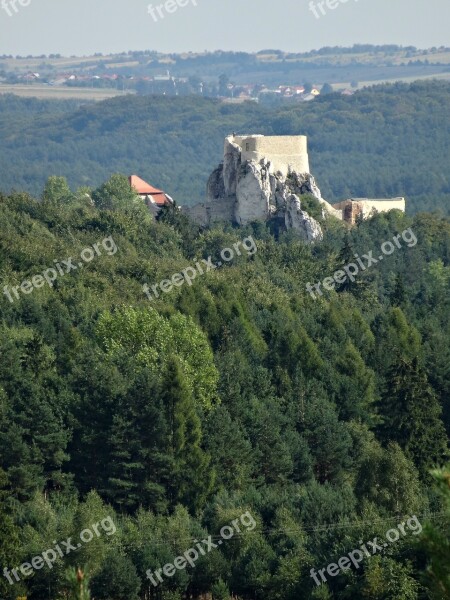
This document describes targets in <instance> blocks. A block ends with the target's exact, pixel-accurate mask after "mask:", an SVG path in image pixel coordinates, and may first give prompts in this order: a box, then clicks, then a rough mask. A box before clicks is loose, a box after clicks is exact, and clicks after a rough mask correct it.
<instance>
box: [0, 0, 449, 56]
mask: <svg viewBox="0 0 450 600" xmlns="http://www.w3.org/2000/svg"><path fill="white" fill-rule="evenodd" d="M179 1H180V3H183V2H187V5H186V6H185V7H183V8H181V7H179V6H176V11H175V12H173V13H170V12H168V11H167V10H166V9H165V8H164V9H163V14H164V18H161V17H159V16H158V13H157V12H156V11H155V13H154V14H155V18H156V19H157V20H155V19H154V18H152V16H151V15H150V14H149V13H148V6H149V1H148V0H0V54H13V55H16V54H21V55H27V54H33V55H39V54H50V53H60V54H64V55H84V54H92V53H94V52H103V53H107V52H120V51H122V50H143V49H152V50H160V51H163V52H170V51H173V52H178V51H183V50H193V51H201V50H219V49H220V50H245V51H256V50H261V49H263V48H277V49H282V50H288V51H292V52H295V51H297V52H298V51H304V50H310V49H312V48H319V47H321V46H334V45H340V46H348V45H351V44H353V43H359V42H361V43H373V44H384V43H395V44H402V45H414V46H418V47H422V48H427V47H431V46H441V45H444V46H450V33H449V24H450V1H449V0H328V2H329V3H330V4H331V5H333V3H334V6H335V8H334V10H331V9H329V8H328V7H327V5H326V3H325V2H323V6H324V10H325V11H326V14H325V15H321V16H320V18H317V17H315V16H314V14H313V11H312V10H310V8H309V6H310V0H179ZM19 2H22V3H23V4H24V5H26V6H21V5H20V4H19ZM175 2H176V0H169V5H168V7H169V9H170V7H171V6H175V4H173V5H171V3H175ZM14 3H16V6H17V10H18V12H15V11H14V8H13V4H14ZM318 3H320V2H318V0H313V2H312V3H311V4H314V5H315V6H317V4H318ZM152 4H153V6H154V7H155V8H156V7H157V6H160V5H161V4H162V2H161V0H152ZM8 12H9V13H10V15H11V16H9V15H8ZM316 12H317V14H318V15H320V9H319V8H318V7H317V8H316Z"/></svg>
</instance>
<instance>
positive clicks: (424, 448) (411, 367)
mask: <svg viewBox="0 0 450 600" xmlns="http://www.w3.org/2000/svg"><path fill="white" fill-rule="evenodd" d="M379 412H380V415H381V417H382V423H381V425H380V427H379V433H380V435H381V437H382V439H383V440H384V442H388V441H391V440H392V441H396V442H398V444H399V445H400V447H401V448H402V449H403V450H404V451H405V453H406V455H407V456H409V457H410V458H412V460H413V462H414V464H415V465H416V467H417V468H418V469H419V472H420V473H421V474H422V475H423V474H424V472H425V470H426V469H427V468H428V467H430V466H433V465H436V464H439V463H440V462H441V461H442V459H443V458H444V456H445V455H446V453H447V436H446V433H445V428H444V424H443V422H442V419H441V412H442V411H441V407H440V406H439V403H438V401H437V399H436V396H435V394H434V392H433V390H432V388H431V386H430V385H429V383H428V379H427V375H426V373H425V372H424V370H423V369H422V368H421V366H420V365H419V362H418V360H417V359H413V360H412V361H411V362H408V361H405V360H404V359H402V358H397V360H396V361H395V362H394V364H393V365H392V367H391V369H390V370H389V372H388V376H387V380H386V385H385V391H384V393H383V395H382V398H381V401H380V404H379Z"/></svg>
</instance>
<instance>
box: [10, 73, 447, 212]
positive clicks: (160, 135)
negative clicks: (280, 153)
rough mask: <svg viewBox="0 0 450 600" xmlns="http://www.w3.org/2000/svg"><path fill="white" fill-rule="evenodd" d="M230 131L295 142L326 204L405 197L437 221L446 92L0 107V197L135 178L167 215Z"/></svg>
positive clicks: (416, 87)
mask: <svg viewBox="0 0 450 600" xmlns="http://www.w3.org/2000/svg"><path fill="white" fill-rule="evenodd" d="M30 106H31V107H32V108H31V110H30ZM68 107H69V109H68ZM55 110H57V111H58V112H57V114H55ZM62 113H63V114H62ZM231 131H237V132H246V133H248V132H258V133H263V134H267V135H270V134H273V135H275V134H276V135H282V134H300V133H303V134H307V135H308V136H309V150H310V162H311V168H312V171H313V174H314V175H315V176H316V177H317V179H318V182H319V185H320V186H321V188H322V192H323V194H324V196H325V197H326V198H327V199H328V200H330V201H339V200H341V199H343V198H346V197H351V196H354V197H357V196H367V197H390V196H406V197H407V199H408V210H410V211H412V212H415V211H418V210H424V209H426V210H430V209H435V208H440V209H442V210H444V211H445V212H448V206H449V202H448V200H449V199H450V182H449V171H450V169H449V167H450V160H449V156H450V141H449V140H450V137H449V132H450V85H449V84H446V83H438V82H432V83H423V82H421V83H415V84H411V85H406V84H396V85H389V86H378V87H375V88H372V89H368V90H364V91H361V92H358V93H357V94H355V96H353V97H350V98H346V97H342V96H338V95H334V94H333V95H330V96H325V97H322V98H320V99H319V100H317V101H315V102H313V103H304V104H299V105H292V106H289V107H283V108H277V109H268V108H264V107H261V106H258V105H256V104H245V105H238V106H235V105H229V104H223V103H220V102H218V101H216V100H208V99H200V98H198V97H184V98H181V97H179V98H167V97H132V96H127V97H124V98H115V99H112V100H108V101H105V102H102V103H99V104H97V105H89V104H88V105H85V106H80V107H79V108H77V109H75V110H74V109H73V103H70V104H65V103H63V102H54V103H51V102H45V103H39V102H37V101H35V103H34V104H30V101H28V100H23V99H17V98H14V97H7V98H1V99H0V165H1V166H0V189H2V190H4V191H9V190H10V189H11V188H16V189H18V188H24V189H26V190H28V191H30V192H32V193H35V194H36V193H38V192H39V191H40V190H41V189H42V187H43V184H44V181H45V180H46V178H47V177H48V176H49V175H52V174H57V175H64V176H66V177H67V178H68V180H69V183H70V184H71V186H80V185H88V186H97V185H99V184H100V183H101V182H102V181H104V180H105V179H107V178H108V177H109V175H110V174H111V173H112V172H116V171H118V172H123V173H131V172H136V173H138V174H139V175H140V176H142V177H143V178H145V179H148V180H149V181H150V182H151V183H152V184H154V185H156V186H158V187H160V188H163V189H164V190H165V191H167V193H169V194H170V195H172V196H173V197H175V199H176V200H177V201H178V203H179V204H193V203H195V202H197V201H199V200H201V199H202V198H203V197H204V190H205V185H206V181H207V178H208V175H209V173H210V172H211V170H212V169H213V168H214V167H215V166H216V164H217V163H218V162H219V161H220V160H221V155H222V144H223V138H224V136H225V135H226V134H228V133H230V132H231Z"/></svg>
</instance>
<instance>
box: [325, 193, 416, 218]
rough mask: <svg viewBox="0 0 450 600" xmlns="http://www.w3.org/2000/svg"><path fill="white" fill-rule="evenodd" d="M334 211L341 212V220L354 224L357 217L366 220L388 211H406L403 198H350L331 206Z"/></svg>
mask: <svg viewBox="0 0 450 600" xmlns="http://www.w3.org/2000/svg"><path fill="white" fill-rule="evenodd" d="M333 208H334V209H335V210H339V211H342V220H343V221H346V222H347V223H352V224H353V223H355V221H356V219H357V217H358V216H360V215H361V217H362V218H363V219H367V218H369V217H371V216H372V215H374V214H375V213H383V212H388V211H389V210H395V209H396V210H401V211H402V212H405V211H406V202H405V199H404V198H392V199H390V200H378V199H377V200H372V199H369V198H351V199H350V200H344V201H343V202H338V203H337V204H333Z"/></svg>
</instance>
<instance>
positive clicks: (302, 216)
mask: <svg viewBox="0 0 450 600" xmlns="http://www.w3.org/2000/svg"><path fill="white" fill-rule="evenodd" d="M284 219H285V225H286V229H294V230H295V231H297V232H298V233H299V234H300V236H301V237H302V238H303V239H304V240H305V242H315V241H317V240H322V239H323V233H322V229H321V227H320V225H319V223H318V222H317V221H316V220H315V219H312V218H311V217H310V216H309V215H308V213H307V212H305V211H304V210H302V205H301V202H300V198H299V197H298V196H296V195H295V194H291V195H290V196H289V197H288V199H287V201H286V210H285V215H284Z"/></svg>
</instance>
